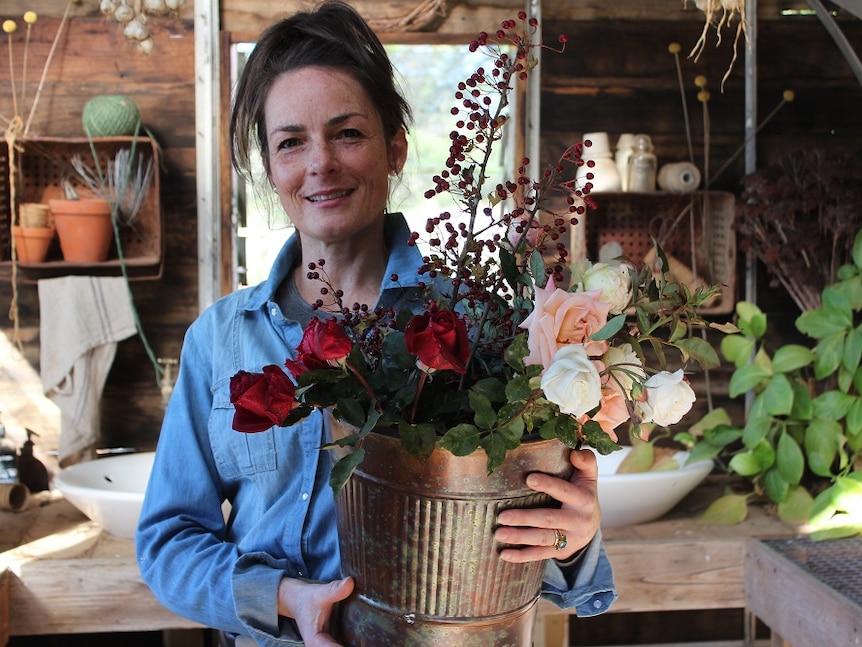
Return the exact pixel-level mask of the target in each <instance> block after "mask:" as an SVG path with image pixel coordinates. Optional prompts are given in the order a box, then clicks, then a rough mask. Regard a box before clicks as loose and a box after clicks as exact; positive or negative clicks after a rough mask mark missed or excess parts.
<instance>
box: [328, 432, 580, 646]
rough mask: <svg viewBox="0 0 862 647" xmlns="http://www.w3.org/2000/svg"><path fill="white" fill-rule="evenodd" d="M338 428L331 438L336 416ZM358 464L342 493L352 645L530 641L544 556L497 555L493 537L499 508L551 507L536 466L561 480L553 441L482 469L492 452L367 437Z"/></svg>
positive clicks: (566, 471)
mask: <svg viewBox="0 0 862 647" xmlns="http://www.w3.org/2000/svg"><path fill="white" fill-rule="evenodd" d="M335 426H336V430H335V432H334V434H335V435H337V434H338V430H337V427H338V425H337V423H335ZM364 448H365V452H366V453H365V460H364V461H363V462H362V464H361V465H360V466H359V468H358V469H357V470H356V471H355V472H354V474H353V475H352V476H351V478H350V480H349V481H348V482H347V484H346V485H345V487H344V489H343V490H342V491H341V493H339V495H338V497H337V501H336V503H337V509H338V530H339V538H340V545H341V559H342V568H343V570H344V574H345V575H351V576H353V577H354V578H355V580H356V589H355V591H354V594H353V595H352V596H351V597H350V598H349V599H348V600H347V601H346V602H345V603H343V604H342V607H341V618H340V623H341V624H340V629H341V632H340V633H341V635H340V641H341V642H342V643H343V644H344V645H348V646H350V647H381V646H383V645H386V646H387V647H390V646H397V645H405V646H407V645H409V646H410V647H431V646H441V647H442V646H444V645H445V646H446V647H459V646H464V647H468V646H469V647H475V646H476V645H482V647H530V645H531V644H532V635H533V625H534V622H535V615H536V609H537V603H538V597H539V591H540V588H541V583H542V576H543V573H544V563H543V562H530V563H527V564H510V563H506V562H503V561H502V560H501V559H500V557H499V553H500V549H501V548H503V547H504V545H502V544H501V543H500V542H497V541H496V540H495V539H494V529H495V528H496V526H497V515H498V514H499V512H500V511H501V510H504V509H506V508H531V507H543V506H549V505H551V506H552V505H554V501H553V500H552V499H550V498H549V497H547V496H546V495H544V494H539V493H536V492H534V491H533V490H530V489H529V488H528V487H527V486H526V484H525V479H526V476H527V474H529V473H531V472H545V473H549V474H555V475H559V476H561V477H565V478H568V476H569V475H570V474H571V472H572V466H571V463H570V462H569V460H568V456H569V450H568V449H567V448H566V447H565V446H564V445H563V444H562V443H560V442H558V441H555V440H551V441H545V440H539V441H535V442H526V443H524V444H522V446H521V447H520V448H518V449H516V450H514V451H512V452H510V453H509V456H508V457H507V459H506V461H505V463H504V464H503V466H502V467H500V468H499V469H497V470H495V471H494V473H493V474H490V475H489V474H487V456H486V455H485V453H484V452H483V451H477V452H475V453H474V454H471V455H470V456H466V457H457V456H453V455H452V454H450V453H449V452H446V451H443V450H439V449H438V450H435V451H434V453H433V454H432V455H431V456H430V457H428V458H426V459H420V458H417V457H415V456H412V455H411V454H409V453H408V452H406V451H405V450H404V449H403V448H402V447H401V443H400V441H399V440H398V439H397V438H394V437H391V436H387V435H384V434H381V433H371V434H369V435H368V436H367V438H366V439H365V441H364Z"/></svg>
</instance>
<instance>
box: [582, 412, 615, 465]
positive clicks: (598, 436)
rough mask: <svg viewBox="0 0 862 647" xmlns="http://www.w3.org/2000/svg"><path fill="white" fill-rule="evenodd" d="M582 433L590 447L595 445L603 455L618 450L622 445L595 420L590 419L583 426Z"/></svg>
mask: <svg viewBox="0 0 862 647" xmlns="http://www.w3.org/2000/svg"><path fill="white" fill-rule="evenodd" d="M581 433H582V434H583V435H584V439H585V440H586V442H587V444H588V445H589V446H590V447H593V448H595V449H596V451H598V452H599V453H600V454H602V455H605V456H606V455H607V454H610V453H611V452H615V451H617V450H618V449H619V448H620V446H619V445H618V444H617V443H616V442H614V441H613V440H612V439H611V437H610V436H608V435H607V434H606V433H605V431H604V429H602V427H601V425H600V424H599V423H597V422H596V421H595V420H588V421H587V422H585V423H584V425H583V427H581Z"/></svg>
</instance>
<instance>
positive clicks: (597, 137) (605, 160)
mask: <svg viewBox="0 0 862 647" xmlns="http://www.w3.org/2000/svg"><path fill="white" fill-rule="evenodd" d="M583 142H584V150H583V153H581V158H582V159H583V161H584V162H585V163H584V164H583V165H582V166H579V167H578V170H577V172H576V173H575V180H576V182H577V185H578V187H580V188H583V187H584V185H585V184H587V183H588V182H589V183H590V184H592V188H591V189H590V191H591V192H593V193H596V192H603V191H604V192H607V191H619V190H620V189H621V188H622V181H621V177H620V172H619V171H618V170H617V165H616V163H615V162H614V159H613V154H612V153H611V147H610V143H609V140H608V134H607V133H585V134H584V137H583ZM588 142H589V144H590V145H589V146H587V143H588ZM590 162H592V163H591V164H590ZM589 173H592V176H593V177H592V179H589V178H587V175H588V174H589Z"/></svg>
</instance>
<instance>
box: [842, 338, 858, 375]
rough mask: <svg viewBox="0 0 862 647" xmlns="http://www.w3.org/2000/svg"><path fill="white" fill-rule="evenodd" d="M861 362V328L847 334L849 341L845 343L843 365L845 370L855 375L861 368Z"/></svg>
mask: <svg viewBox="0 0 862 647" xmlns="http://www.w3.org/2000/svg"><path fill="white" fill-rule="evenodd" d="M860 361H862V331H860V330H859V328H854V329H853V330H851V331H850V332H849V333H848V334H847V339H846V341H845V342H844V358H843V359H842V363H843V366H844V368H846V369H847V371H848V372H849V373H850V374H851V375H853V374H854V373H855V372H856V370H857V369H858V368H859V362H860Z"/></svg>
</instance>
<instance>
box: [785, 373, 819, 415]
mask: <svg viewBox="0 0 862 647" xmlns="http://www.w3.org/2000/svg"><path fill="white" fill-rule="evenodd" d="M790 386H791V387H792V388H793V409H792V410H791V412H790V417H791V418H793V419H794V420H811V418H813V417H814V405H813V404H812V402H811V393H809V392H808V389H807V388H806V386H805V385H804V384H802V383H801V382H799V381H797V380H793V381H792V382H791V383H790Z"/></svg>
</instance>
